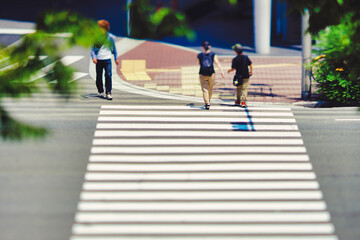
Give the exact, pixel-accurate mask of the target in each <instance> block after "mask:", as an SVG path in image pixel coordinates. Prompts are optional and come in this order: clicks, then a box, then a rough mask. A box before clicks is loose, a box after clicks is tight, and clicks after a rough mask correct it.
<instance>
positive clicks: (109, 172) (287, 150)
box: [70, 105, 337, 240]
mask: <svg viewBox="0 0 360 240" xmlns="http://www.w3.org/2000/svg"><path fill="white" fill-rule="evenodd" d="M330 221H331V219H330V215H329V213H328V212H327V206H326V203H325V201H324V200H323V194H322V192H321V190H320V188H319V184H318V182H317V180H316V175H315V173H314V172H313V169H312V164H311V162H310V161H309V157H308V155H307V154H306V148H305V146H304V143H303V140H302V138H301V134H300V132H299V131H298V127H297V125H296V121H295V119H294V117H293V114H292V112H291V109H289V108H282V107H249V108H247V109H241V108H237V107H234V106H212V108H211V110H210V111H205V110H203V109H201V108H199V107H194V106H160V105H154V106H146V107H144V106H136V105H106V106H102V108H101V111H100V116H99V118H98V124H97V129H96V132H95V138H94V140H93V147H92V149H91V154H90V157H89V163H88V167H87V173H86V175H85V182H84V184H83V191H82V193H81V195H80V201H79V204H78V212H77V213H76V215H75V224H74V225H73V234H72V236H71V238H70V239H71V240H90V239H91V240H100V239H101V240H125V239H126V240H127V239H129V240H130V239H132V240H134V239H135V240H136V239H147V240H148V239H166V240H195V239H196V240H200V239H207V240H208V239H213V240H220V239H222V240H223V239H228V240H233V239H250V240H258V239H262V240H266V239H279V240H285V239H291V240H300V239H301V240H306V239H317V240H319V239H320V240H336V239H337V237H336V235H335V234H334V227H333V225H332V223H331V222H330Z"/></svg>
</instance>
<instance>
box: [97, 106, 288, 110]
mask: <svg viewBox="0 0 360 240" xmlns="http://www.w3.org/2000/svg"><path fill="white" fill-rule="evenodd" d="M101 108H102V109H132V110H201V109H203V107H202V106H201V107H194V106H174V105H173V106H155V105H154V106H144V105H138V106H136V105H102V106H101ZM211 109H212V110H227V111H229V110H237V111H245V110H244V109H242V108H240V107H238V106H234V105H227V106H212V107H211ZM247 110H249V111H291V108H287V107H276V108H275V107H248V108H247Z"/></svg>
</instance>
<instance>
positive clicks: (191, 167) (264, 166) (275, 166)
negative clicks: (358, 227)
mask: <svg viewBox="0 0 360 240" xmlns="http://www.w3.org/2000/svg"><path fill="white" fill-rule="evenodd" d="M87 169H88V171H124V172H126V171H164V172H166V171H177V172H178V171H252V170H258V171H268V170H276V171H281V170H287V171H291V170H298V171H300V170H301V171H307V170H312V165H311V163H201V164H198V163H196V164H194V163H190V164H185V163H182V164H158V163H156V164H149V163H146V164H129V163H126V164H124V163H110V164H109V163H107V164H101V163H89V164H88V167H87Z"/></svg>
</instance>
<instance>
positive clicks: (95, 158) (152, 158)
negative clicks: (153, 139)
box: [89, 154, 309, 162]
mask: <svg viewBox="0 0 360 240" xmlns="http://www.w3.org/2000/svg"><path fill="white" fill-rule="evenodd" d="M89 161H90V162H212V161H218V162H226V161H231V162H233V161H234V162H252V161H263V162H266V161H275V162H277V161H279V162H297V161H309V156H308V155H306V154H296V155H282V154H237V155H234V154H232V155H208V154H202V155H186V156H181V155H140V156H134V155H90V157H89Z"/></svg>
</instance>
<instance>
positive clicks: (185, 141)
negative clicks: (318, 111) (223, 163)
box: [93, 138, 304, 146]
mask: <svg viewBox="0 0 360 240" xmlns="http://www.w3.org/2000/svg"><path fill="white" fill-rule="evenodd" d="M303 144H304V142H303V140H302V139H289V138H282V139H271V140H269V139H203V138H180V139H173V138H166V139H157V138H151V139H129V138H124V139H94V140H93V145H94V146H99V145H109V146H113V145H116V146H130V145H132V146H139V145H147V146H159V145H160V146H183V145H192V146H196V145H214V146H216V145H217V146H222V145H227V146H229V145H234V146H235V145H236V146H253V145H271V146H276V145H303Z"/></svg>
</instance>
